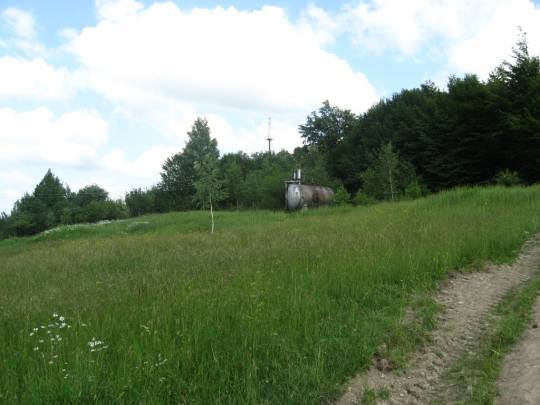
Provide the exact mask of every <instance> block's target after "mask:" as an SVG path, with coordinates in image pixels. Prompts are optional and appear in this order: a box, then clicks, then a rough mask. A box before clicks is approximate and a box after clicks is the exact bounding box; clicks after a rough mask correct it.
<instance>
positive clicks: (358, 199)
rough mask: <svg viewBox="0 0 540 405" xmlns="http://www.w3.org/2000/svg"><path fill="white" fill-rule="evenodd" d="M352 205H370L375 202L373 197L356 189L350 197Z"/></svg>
mask: <svg viewBox="0 0 540 405" xmlns="http://www.w3.org/2000/svg"><path fill="white" fill-rule="evenodd" d="M352 203H353V205H371V204H374V203H375V199H373V198H372V197H370V196H368V195H367V194H366V193H364V192H363V191H362V190H358V192H357V193H356V195H355V196H354V198H353V199H352Z"/></svg>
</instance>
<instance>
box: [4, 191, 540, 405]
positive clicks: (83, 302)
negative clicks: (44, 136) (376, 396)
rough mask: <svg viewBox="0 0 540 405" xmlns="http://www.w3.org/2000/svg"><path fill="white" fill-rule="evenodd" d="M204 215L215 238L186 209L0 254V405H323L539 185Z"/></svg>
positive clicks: (510, 236)
mask: <svg viewBox="0 0 540 405" xmlns="http://www.w3.org/2000/svg"><path fill="white" fill-rule="evenodd" d="M216 216H217V218H216V220H217V221H218V223H220V227H221V231H220V232H219V233H218V234H215V235H213V236H210V235H209V234H208V233H207V232H201V231H203V230H205V229H206V227H207V222H208V218H207V213H206V212H201V211H194V212H183V213H169V214H162V215H148V216H145V217H139V218H136V219H133V220H127V221H122V222H120V221H117V222H114V223H110V224H102V225H97V224H95V225H84V226H82V225H81V226H73V225H71V226H69V227H67V226H66V227H62V228H61V229H59V230H58V231H55V232H52V231H51V232H49V233H47V234H41V235H39V238H38V237H36V238H35V240H34V239H29V238H20V239H12V240H8V241H2V242H0V263H1V271H0V308H2V317H0V370H2V372H1V373H0V394H1V395H2V402H5V403H43V402H46V403H117V402H123V403H189V404H195V405H196V404H205V405H206V404H316V403H332V402H334V401H335V399H336V398H337V397H339V396H340V394H341V392H340V387H342V386H343V383H344V382H345V381H346V380H347V379H348V378H350V377H351V376H353V375H355V374H356V373H357V372H359V371H361V370H365V369H366V368H368V367H369V365H370V364H371V362H372V359H373V354H374V353H375V351H376V349H377V347H380V346H381V345H382V344H383V343H386V344H387V347H394V348H396V350H398V349H400V350H402V351H406V350H407V349H403V348H409V349H408V350H411V349H413V348H418V346H419V345H421V341H422V337H423V336H425V335H424V334H425V332H426V331H427V329H428V327H427V326H425V325H427V324H429V322H421V323H420V324H419V325H418V327H414V328H409V327H407V323H406V322H404V318H403V317H404V316H405V315H406V314H407V313H408V311H407V308H411V305H414V306H413V307H412V308H414V311H415V313H422V314H423V313H428V312H429V308H430V307H429V304H427V303H426V304H424V303H423V302H422V301H421V302H418V304H415V303H416V301H417V300H416V299H414V298H413V297H418V295H419V294H420V295H422V294H425V293H427V294H429V293H430V292H431V290H432V289H433V288H435V287H436V286H437V285H439V283H440V282H441V280H443V279H444V278H445V277H446V276H447V275H448V274H449V273H450V272H452V271H454V270H455V269H457V268H460V267H463V266H468V265H470V264H471V263H475V262H483V261H497V262H501V261H506V260H509V259H511V258H513V257H514V256H515V254H516V252H517V251H518V250H519V247H520V246H521V245H522V243H523V242H524V240H525V239H526V238H527V234H526V232H529V233H530V234H533V233H535V232H537V231H538V230H540V187H539V186H533V187H526V188H525V187H524V188H503V187H490V188H480V187H478V188H464V189H457V190H452V191H447V192H443V193H439V194H437V195H433V196H429V197H427V198H423V199H418V200H415V201H403V202H398V203H395V204H377V205H373V206H370V207H363V208H361V209H355V208H349V207H333V208H329V209H324V210H309V211H307V212H303V213H299V214H298V215H296V214H293V215H287V214H285V213H283V212H269V211H260V210H257V211H245V212H225V211H221V212H217V213H216ZM143 222H149V223H150V224H149V225H148V226H145V225H142V223H143ZM137 223H138V224H137ZM132 224H133V225H132ZM131 232H133V234H132V233H131ZM431 305H432V304H431ZM426 306H427V307H426ZM54 313H57V314H59V315H61V316H64V317H65V321H66V323H67V324H68V325H70V326H71V328H67V327H65V328H59V326H57V325H55V322H58V321H57V320H54V319H52V315H53V314H54ZM56 319H57V318H56ZM428 321H429V320H428ZM49 324H50V325H52V326H51V327H50V328H49V326H48V325H49ZM41 325H43V326H44V328H43V329H42V328H41ZM34 327H39V329H38V330H39V335H36V334H35V333H34V335H32V336H30V333H32V332H34V331H33V328H34ZM47 330H51V332H52V335H53V336H52V337H54V338H56V336H55V335H57V334H58V335H59V336H60V337H62V340H61V341H58V340H57V339H55V341H54V343H53V344H51V343H50V340H47V343H46V342H43V343H40V342H39V339H43V335H46V334H47V333H46V331H47ZM92 338H95V339H96V340H100V341H103V342H105V344H104V345H100V346H107V348H106V349H102V350H101V351H94V352H92V351H91V349H92V348H91V347H90V346H89V344H88V343H89V342H91V341H92ZM35 347H38V350H37V351H34V348H35ZM42 354H43V357H42ZM54 356H58V357H54ZM165 359H166V361H165ZM49 361H50V362H52V363H49ZM66 363H67V364H66ZM63 370H65V372H64V371H63ZM66 374H68V376H67V377H66V378H64V377H65V376H66ZM382 396H383V395H380V398H382Z"/></svg>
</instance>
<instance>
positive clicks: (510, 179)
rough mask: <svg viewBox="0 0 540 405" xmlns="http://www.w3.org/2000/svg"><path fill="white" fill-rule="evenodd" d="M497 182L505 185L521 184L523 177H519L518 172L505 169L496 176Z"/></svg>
mask: <svg viewBox="0 0 540 405" xmlns="http://www.w3.org/2000/svg"><path fill="white" fill-rule="evenodd" d="M495 183H496V184H498V185H499V186H505V187H511V186H517V185H519V184H521V178H520V177H519V174H518V172H515V171H512V170H509V169H504V170H501V171H500V172H499V173H497V175H496V176H495Z"/></svg>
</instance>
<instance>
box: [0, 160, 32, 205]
mask: <svg viewBox="0 0 540 405" xmlns="http://www.w3.org/2000/svg"><path fill="white" fill-rule="evenodd" d="M35 183H36V182H35V180H34V179H33V178H32V177H31V176H29V175H28V174H26V173H23V172H22V171H19V170H6V171H0V213H1V212H6V213H9V212H10V211H11V208H12V207H13V203H14V202H15V201H16V200H17V199H19V198H21V197H22V196H23V194H24V193H25V192H31V191H32V190H33V188H34V186H35Z"/></svg>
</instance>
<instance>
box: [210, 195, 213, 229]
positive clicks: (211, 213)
mask: <svg viewBox="0 0 540 405" xmlns="http://www.w3.org/2000/svg"><path fill="white" fill-rule="evenodd" d="M210 218H212V232H211V233H214V210H213V209H212V197H210Z"/></svg>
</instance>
